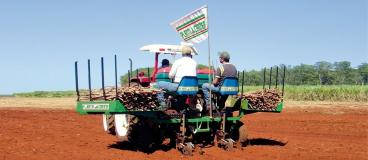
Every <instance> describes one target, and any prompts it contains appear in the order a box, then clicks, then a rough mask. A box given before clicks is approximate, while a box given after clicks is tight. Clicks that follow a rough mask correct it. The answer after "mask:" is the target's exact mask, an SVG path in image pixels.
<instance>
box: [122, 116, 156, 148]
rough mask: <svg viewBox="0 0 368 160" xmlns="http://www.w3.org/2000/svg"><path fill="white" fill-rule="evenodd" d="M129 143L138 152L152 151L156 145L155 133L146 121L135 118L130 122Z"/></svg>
mask: <svg viewBox="0 0 368 160" xmlns="http://www.w3.org/2000/svg"><path fill="white" fill-rule="evenodd" d="M127 138H128V141H129V142H131V143H132V144H133V145H135V147H137V149H138V150H141V151H150V150H151V149H152V148H153V144H154V133H153V129H152V128H151V127H150V125H149V124H148V122H147V121H146V120H145V119H143V118H142V119H140V118H139V117H136V116H133V117H132V118H131V119H130V122H129V129H128V133H127Z"/></svg>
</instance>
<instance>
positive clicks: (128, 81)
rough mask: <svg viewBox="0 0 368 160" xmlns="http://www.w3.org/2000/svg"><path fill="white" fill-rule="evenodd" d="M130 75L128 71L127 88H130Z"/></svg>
mask: <svg viewBox="0 0 368 160" xmlns="http://www.w3.org/2000/svg"><path fill="white" fill-rule="evenodd" d="M130 74H131V72H130V70H128V86H129V87H130Z"/></svg>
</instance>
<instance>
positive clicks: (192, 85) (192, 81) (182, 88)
mask: <svg viewBox="0 0 368 160" xmlns="http://www.w3.org/2000/svg"><path fill="white" fill-rule="evenodd" d="M176 92H177V93H178V94H179V95H195V94H197V92H198V78H197V77H194V76H184V77H183V78H182V79H181V81H180V83H179V86H178V89H177V90H176Z"/></svg>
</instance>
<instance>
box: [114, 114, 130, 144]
mask: <svg viewBox="0 0 368 160" xmlns="http://www.w3.org/2000/svg"><path fill="white" fill-rule="evenodd" d="M129 121H130V115H128V114H114V125H115V133H116V136H117V137H118V138H119V140H121V141H126V140H127V137H128V131H129V127H130V124H129Z"/></svg>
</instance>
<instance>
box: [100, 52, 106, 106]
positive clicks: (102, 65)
mask: <svg viewBox="0 0 368 160" xmlns="http://www.w3.org/2000/svg"><path fill="white" fill-rule="evenodd" d="M101 78H102V79H101V82H102V95H103V97H104V100H106V92H105V72H104V59H103V57H101Z"/></svg>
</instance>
